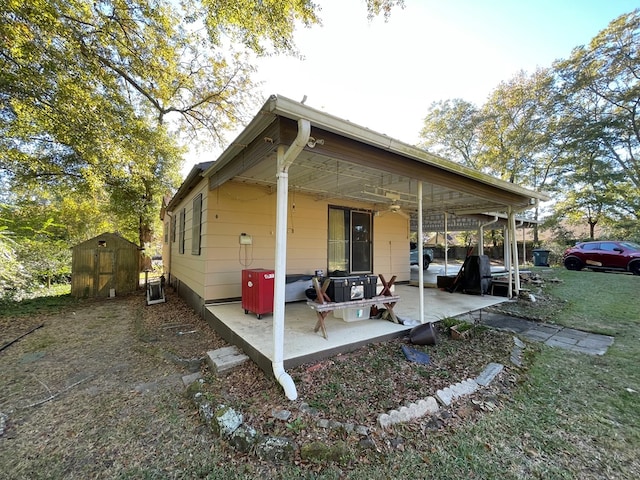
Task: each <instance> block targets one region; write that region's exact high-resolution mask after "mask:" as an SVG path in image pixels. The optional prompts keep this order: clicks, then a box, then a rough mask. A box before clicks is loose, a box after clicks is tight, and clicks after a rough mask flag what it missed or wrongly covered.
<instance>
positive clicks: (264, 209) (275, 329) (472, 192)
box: [165, 95, 547, 400]
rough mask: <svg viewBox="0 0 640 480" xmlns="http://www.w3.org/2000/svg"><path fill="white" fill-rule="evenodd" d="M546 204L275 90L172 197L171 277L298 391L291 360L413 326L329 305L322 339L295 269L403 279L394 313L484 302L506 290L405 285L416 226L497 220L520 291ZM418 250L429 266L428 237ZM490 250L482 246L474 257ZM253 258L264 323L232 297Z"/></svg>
mask: <svg viewBox="0 0 640 480" xmlns="http://www.w3.org/2000/svg"><path fill="white" fill-rule="evenodd" d="M546 199H547V197H546V195H544V194H542V193H540V192H534V191H531V190H528V189H526V188H524V187H522V186H519V185H515V184H513V183H508V182H504V181H501V180H499V179H496V178H493V177H490V176H488V175H485V174H483V173H481V172H478V171H476V170H473V169H470V168H467V167H464V166H461V165H459V164H456V163H453V162H451V161H448V160H446V159H443V158H441V157H438V156H436V155H433V154H430V153H429V152H426V151H425V150H422V149H420V148H418V147H415V146H412V145H407V144H404V143H402V142H399V141H397V140H395V139H393V138H390V137H388V136H386V135H384V134H380V133H376V132H373V131H371V130H369V129H367V128H365V127H362V126H359V125H355V124H353V123H351V122H349V121H348V120H345V119H341V118H338V117H335V116H332V115H330V114H328V113H326V112H323V111H321V110H317V109H313V108H310V107H309V106H307V105H304V104H303V103H301V102H295V101H292V100H290V99H287V98H286V97H281V96H275V95H274V96H272V97H270V98H269V100H268V101H267V102H266V103H265V105H264V106H263V107H262V109H261V110H260V111H259V112H258V114H257V115H256V116H255V117H254V118H253V120H252V121H251V122H250V123H249V124H248V125H247V127H246V128H245V130H244V131H243V132H242V133H241V134H240V135H239V136H238V137H237V138H236V140H235V141H234V142H232V143H231V144H230V145H229V147H228V148H227V149H226V150H225V151H224V152H223V154H222V155H221V156H220V157H219V158H218V159H217V160H216V161H215V162H207V163H206V164H202V165H200V166H197V167H196V168H194V170H193V171H192V173H190V174H189V176H188V178H187V179H186V180H185V182H184V183H183V185H182V186H181V187H180V189H179V190H178V192H176V194H175V195H174V197H173V198H172V200H171V201H170V202H169V204H168V205H167V207H166V211H167V212H168V214H169V217H171V218H172V219H173V220H172V221H173V223H165V228H166V231H167V232H174V233H173V235H172V238H173V240H172V241H171V243H170V244H169V247H168V254H167V256H168V258H169V259H170V281H171V282H172V284H174V285H176V286H178V287H179V291H180V292H181V295H183V297H185V298H187V299H188V301H189V303H190V304H191V305H193V306H194V308H197V309H200V308H201V309H202V312H203V315H204V316H205V317H206V319H207V320H208V321H209V323H210V324H211V325H212V327H213V328H215V329H216V330H217V331H218V332H219V333H220V334H221V335H222V336H223V337H224V338H226V340H227V341H229V342H230V343H232V344H235V345H238V346H239V347H241V348H242V349H243V350H244V352H245V353H246V354H247V355H249V356H250V357H251V358H252V359H253V360H254V361H255V362H256V363H258V364H259V365H260V367H261V368H263V369H264V370H266V371H269V370H272V371H273V374H274V376H275V378H276V379H277V381H278V382H279V383H280V384H281V385H282V387H283V389H284V391H285V394H286V396H287V397H288V398H289V399H291V400H294V399H295V398H297V391H296V387H295V384H294V383H293V380H292V379H291V377H290V376H289V375H288V374H287V372H286V371H285V366H291V365H295V364H299V363H304V362H307V361H310V360H313V359H314V358H319V357H320V356H323V357H327V356H330V355H333V354H336V353H339V352H340V351H346V350H348V349H353V348H356V347H358V346H359V345H362V344H364V343H367V342H372V341H377V340H378V339H380V340H382V339H385V338H390V337H393V336H398V335H402V334H404V333H405V332H406V331H408V330H409V329H410V328H412V326H410V325H398V324H395V323H391V322H388V321H386V320H359V321H356V322H345V321H344V320H342V319H339V318H334V316H333V315H332V314H329V315H328V316H327V317H326V327H327V334H328V338H326V339H325V338H324V336H323V335H322V334H320V333H315V332H314V326H315V324H316V319H317V316H316V312H314V311H313V310H312V309H311V308H309V306H308V305H307V304H306V302H301V303H298V304H296V303H290V302H287V301H286V298H285V297H286V277H287V275H290V274H306V275H309V274H310V273H312V272H318V271H319V270H320V271H321V272H326V273H327V276H328V277H343V276H345V275H343V274H346V275H362V274H365V275H376V276H379V277H380V278H382V277H383V276H384V277H386V278H387V279H389V278H392V277H393V278H396V277H397V283H396V284H395V288H396V290H395V292H394V294H397V295H398V296H399V297H400V300H399V301H398V303H397V304H396V306H395V308H394V309H393V311H394V312H395V313H396V314H397V315H398V317H400V318H404V319H408V320H413V321H415V322H416V323H425V322H432V321H436V320H439V319H441V318H443V317H446V316H455V315H460V314H462V313H465V312H469V311H475V310H480V309H482V308H485V307H487V306H489V305H492V304H495V303H499V302H501V301H504V300H505V298H504V297H489V296H472V295H463V294H450V293H447V292H441V291H438V290H435V289H424V288H423V287H424V286H425V283H424V279H423V276H422V275H420V276H419V278H418V282H417V284H418V288H416V287H413V286H409V285H407V284H408V283H409V281H410V275H409V273H410V272H409V240H410V237H411V232H417V233H418V238H421V236H422V232H424V231H425V228H424V225H425V224H426V223H427V222H428V221H430V219H431V218H434V217H437V218H441V219H442V223H443V226H444V231H447V229H448V227H449V225H450V223H453V222H454V218H462V217H469V216H473V215H480V216H481V218H482V219H483V220H481V221H476V223H475V225H476V228H478V229H479V231H480V232H482V229H483V228H484V227H485V226H488V225H489V224H493V223H494V222H498V221H499V219H500V220H501V221H502V224H503V225H504V228H505V268H506V271H507V272H512V273H513V283H512V282H511V281H509V282H508V288H509V292H508V296H509V297H510V296H512V294H513V293H515V294H516V295H517V293H518V289H519V276H518V264H519V263H518V253H517V243H516V242H517V240H516V234H515V232H516V228H517V220H516V215H517V214H520V213H522V212H525V211H526V210H529V209H531V208H532V207H534V206H535V205H537V203H538V202H539V201H540V200H546ZM176 223H177V224H178V228H176ZM189 227H191V228H189ZM176 231H178V235H177V236H176V235H175V232H176ZM190 235H191V236H190ZM176 237H177V238H178V241H176ZM479 239H480V242H481V239H482V235H481V234H480V235H479ZM189 240H191V246H192V250H191V255H189V252H188V251H185V250H186V249H185V243H188V242H189ZM238 244H239V245H238ZM418 249H419V255H418V258H419V259H420V265H419V269H420V270H422V267H423V265H422V257H423V256H422V251H421V250H422V242H421V241H419V242H418ZM482 251H483V247H482V245H481V244H480V245H478V247H477V249H476V252H482ZM446 260H447V259H446V258H445V261H446ZM249 267H250V268H256V269H257V268H263V269H268V270H273V272H274V273H273V276H274V291H273V296H272V297H273V314H272V315H268V316H265V317H264V318H263V319H258V318H256V317H255V316H251V315H245V313H244V310H243V309H242V308H241V307H240V304H239V303H234V302H231V300H237V298H238V296H239V295H240V294H241V293H242V292H241V290H242V285H244V284H243V283H242V282H240V281H239V279H240V278H241V271H242V269H246V268H249ZM316 276H324V275H323V274H316ZM512 287H513V288H512ZM378 293H379V291H378ZM319 298H320V297H319ZM334 300H335V299H334ZM225 301H227V303H224V302H225ZM329 303H335V302H334V301H330V302H329ZM325 306H326V305H323V308H324V307H325Z"/></svg>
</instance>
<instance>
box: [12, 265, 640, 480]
mask: <svg viewBox="0 0 640 480" xmlns="http://www.w3.org/2000/svg"><path fill="white" fill-rule="evenodd" d="M535 270H537V271H539V273H540V274H541V275H542V277H543V278H545V279H547V280H549V279H553V278H557V279H559V280H560V282H557V283H556V282H551V281H546V282H545V283H544V285H543V286H541V287H532V293H534V295H535V296H536V297H537V299H538V301H536V302H534V303H528V302H522V301H519V302H517V303H513V304H511V303H510V304H506V305H505V306H504V308H505V309H507V310H508V309H512V310H513V313H518V314H520V315H523V316H526V317H528V318H538V319H540V320H543V321H545V322H549V323H555V324H558V325H563V326H568V327H572V328H576V329H581V330H588V331H592V332H597V333H602V334H606V335H612V336H614V337H615V342H614V344H613V345H612V346H611V347H610V348H609V350H608V352H607V353H606V354H605V355H604V356H589V355H585V354H578V353H571V352H568V351H566V350H561V349H559V348H551V347H546V346H544V345H541V344H528V345H527V348H526V349H525V358H524V364H525V367H524V368H523V369H522V371H520V372H519V373H518V376H517V383H516V384H515V387H514V388H513V389H512V390H511V391H510V393H509V394H508V396H507V398H502V399H501V401H500V402H499V405H500V407H499V408H495V409H493V410H488V411H484V412H483V413H482V414H481V415H476V416H473V418H469V420H468V421H467V420H464V421H459V422H455V423H453V424H452V426H447V427H444V428H440V429H437V428H436V429H421V428H418V427H419V426H418V424H415V423H409V424H398V425H395V426H393V427H391V429H390V431H389V432H388V435H387V436H386V437H385V438H394V437H395V438H398V439H402V442H401V447H393V448H389V446H378V447H382V448H378V447H376V446H369V447H367V448H365V449H363V450H362V451H359V452H357V454H356V455H351V456H350V457H349V460H348V461H346V462H343V463H341V464H338V463H332V462H329V461H327V462H324V463H321V464H317V465H309V464H306V465H302V464H299V465H293V464H285V465H275V464H274V465H271V464H268V465H266V464H265V463H264V462H263V463H262V464H260V462H257V461H256V460H255V457H252V456H251V455H239V454H237V453H236V452H235V450H233V449H232V448H229V447H228V446H227V445H225V444H224V442H223V441H221V440H219V439H217V438H216V437H213V436H211V434H210V433H209V432H208V431H206V430H205V429H202V428H200V427H199V426H198V422H197V418H194V417H193V412H192V410H191V409H190V407H189V406H188V405H187V403H186V402H187V401H186V400H185V399H184V398H181V397H180V396H176V395H173V396H169V395H164V396H159V397H158V398H157V399H156V400H153V402H154V404H153V405H151V406H152V407H153V408H151V409H149V408H147V407H149V406H147V405H146V404H145V403H144V402H143V400H144V398H145V397H144V396H141V395H138V394H132V393H131V387H130V386H129V384H134V383H133V381H130V382H129V383H127V384H125V385H124V387H126V388H124V387H123V389H122V392H121V393H118V392H119V390H118V389H116V388H115V385H112V386H111V387H110V389H111V390H113V391H114V392H115V393H118V395H120V396H122V397H123V398H124V399H125V400H126V403H125V405H127V408H128V409H130V410H131V412H138V411H139V410H135V409H134V408H137V406H138V403H141V406H139V407H141V408H142V410H141V411H142V412H143V413H142V414H139V413H136V414H135V415H133V414H131V415H130V416H126V415H124V413H117V414H116V413H114V414H113V418H112V417H111V416H109V415H112V414H111V413H110V410H105V412H100V411H99V412H98V414H100V415H103V416H104V415H107V414H109V415H107V416H106V417H104V418H106V419H107V420H105V421H107V423H109V421H111V420H113V421H115V420H117V422H116V424H117V426H118V429H119V430H118V429H116V430H108V431H107V434H108V435H107V434H105V435H106V436H105V437H104V439H102V437H100V438H99V440H100V441H104V443H103V444H101V445H102V446H101V447H100V448H102V449H104V450H105V451H107V452H109V451H111V450H113V451H118V449H120V450H124V449H125V446H126V445H129V447H128V448H130V449H131V448H132V447H131V445H137V443H136V442H138V443H140V447H141V450H140V451H141V452H146V451H147V450H148V451H149V452H150V453H149V454H145V455H143V454H142V453H141V454H140V458H141V460H140V462H139V463H137V464H136V465H135V466H131V467H128V468H124V467H123V468H120V469H116V468H115V466H114V465H112V464H109V465H110V467H109V465H108V466H107V467H109V468H111V469H112V471H118V472H120V473H119V474H118V475H116V476H115V477H112V478H123V479H124V478H149V479H151V478H158V479H159V478H184V479H191V478H210V479H213V478H215V479H236V478H279V479H280V478H284V479H289V478H295V479H299V478H309V479H343V478H349V479H383V478H384V479H405V478H407V479H412V480H413V479H422V478H429V479H530V478H540V479H603V478H607V479H630V478H638V477H639V476H640V457H639V456H638V454H637V452H638V450H639V449H640V368H639V366H638V359H639V358H640V308H638V300H637V298H638V293H639V292H640V277H638V276H631V275H625V274H614V273H595V272H590V271H582V272H573V271H567V270H565V269H547V268H544V269H535ZM73 303H74V302H73V300H72V299H70V298H69V296H68V295H63V296H51V297H49V298H48V299H46V300H44V299H43V300H42V301H37V300H29V301H26V302H23V303H21V304H20V305H14V306H11V305H4V306H2V308H0V320H1V319H2V317H8V316H11V315H16V314H17V313H18V312H19V313H21V314H26V315H38V314H40V315H41V314H46V313H47V312H51V313H52V314H53V313H55V312H56V311H59V310H64V309H65V308H67V309H69V308H74V307H73ZM176 303H177V302H176ZM107 305H108V304H107ZM14 308H15V309H14ZM140 312H146V313H147V314H151V313H153V311H151V310H144V309H142V308H141V309H140ZM90 313H92V312H90ZM108 315H111V313H110V310H109V309H108V308H106V305H103V306H100V305H99V304H96V313H95V315H94V316H95V317H96V318H92V317H91V315H89V316H88V317H87V318H86V319H85V320H84V322H86V324H82V325H81V326H82V327H83V328H84V330H81V331H80V333H81V334H82V335H88V336H86V337H83V336H82V335H79V336H77V341H78V342H81V343H82V342H87V341H88V340H89V339H91V340H95V339H96V338H98V335H97V334H96V333H95V332H97V331H101V330H100V329H103V328H107V327H109V325H110V324H111V323H112V324H113V325H120V327H119V328H124V329H129V328H131V326H130V325H129V323H128V321H129V320H128V319H125V321H124V322H121V323H117V322H115V321H113V320H111V318H110V317H108V318H107V317H105V316H108ZM156 315H157V314H156ZM186 315H187V313H186V311H185V312H183V313H180V315H178V316H177V317H176V318H179V319H180V320H181V321H184V319H185V316H186ZM103 317H104V318H103ZM105 318H106V319H107V320H108V322H110V323H105ZM171 321H174V320H171ZM70 322H71V321H69V323H67V325H71V323H70ZM75 323H77V322H75ZM134 323H135V322H134ZM109 328H112V327H109ZM87 329H88V330H87ZM85 330H86V332H85ZM127 331H128V330H127ZM83 332H84V333H83ZM87 332H88V333H87ZM131 332H132V333H133V332H134V331H133V330H131ZM45 333H46V332H44V331H43V332H40V333H39V335H40V337H42V338H45V335H44V334H45ZM63 333H64V332H63ZM89 334H90V335H89ZM40 337H37V336H36V335H33V336H29V337H27V338H26V339H24V340H22V341H21V342H20V343H18V344H16V345H15V346H13V347H12V349H10V350H7V351H5V352H4V354H5V355H6V356H5V358H10V357H8V355H9V354H11V355H16V358H22V357H19V356H18V350H19V348H23V349H28V348H32V349H36V350H44V349H45V347H43V346H42V345H34V346H30V343H29V342H36V340H37V339H38V338H40ZM65 338H66V337H65ZM74 338H75V337H74ZM172 338H173V337H172ZM184 338H185V339H186V338H187V336H184ZM45 339H46V338H45ZM53 340H55V339H54V338H53V337H52V338H51V341H53ZM72 340H73V339H69V338H66V340H65V341H67V342H71V341H72ZM40 341H42V340H40ZM171 341H172V342H173V343H172V345H174V344H176V342H177V340H175V339H174V340H171ZM158 342H159V339H158V338H154V339H153V341H152V340H149V339H148V340H144V339H143V342H142V344H141V345H142V347H141V346H140V345H138V347H136V349H134V350H132V352H133V353H131V352H129V350H126V351H125V350H122V351H123V352H125V353H126V352H129V353H127V355H129V354H131V355H134V356H135V358H136V362H135V363H132V365H134V366H136V367H140V368H141V369H142V368H143V367H144V368H147V367H148V368H150V369H156V368H158V366H159V367H162V368H164V369H165V370H167V372H172V371H173V368H170V367H171V366H170V365H169V366H167V365H164V363H162V362H158V359H153V358H147V357H148V352H154V351H155V349H157V348H158V345H159V343H158ZM81 343H78V348H80V345H81ZM69 345H70V346H71V344H69ZM485 347H488V346H487V345H486V344H485ZM99 348H100V345H99V343H96V344H95V346H93V347H92V349H93V350H92V351H94V352H95V351H98V349H99ZM110 348H113V349H115V348H118V349H120V348H124V345H120V344H118V345H115V346H113V347H110ZM376 348H377V350H376ZM467 348H468V347H467ZM474 348H475V347H474ZM477 348H482V343H481V342H479V345H478V347H477ZM485 349H487V348H485ZM381 350H384V347H381V346H378V347H374V348H371V352H373V354H374V357H372V358H376V359H378V360H380V359H381V360H384V359H383V358H382V357H381V353H380V352H381ZM106 351H107V352H108V353H109V355H112V354H111V353H110V352H111V350H110V349H106ZM376 352H377V354H376ZM125 353H123V354H121V355H119V356H118V361H119V362H121V363H123V362H124V359H126V358H127V357H126V356H125ZM58 354H59V355H62V353H58ZM479 354H480V352H478V355H479ZM184 355H186V352H185V353H184ZM184 355H183V356H184ZM47 358H50V359H52V360H54V359H55V356H54V354H53V353H52V354H50V355H49V356H48V357H45V360H46V359H47ZM109 358H110V360H109V361H112V360H111V356H110V357H109ZM447 358H449V357H447ZM465 358H467V356H466V355H465ZM85 360H86V361H87V363H88V360H90V358H88V357H86V358H85ZM372 361H373V360H372ZM107 363H108V362H107ZM374 367H375V366H374ZM23 368H27V366H25V367H23ZM83 368H88V367H86V366H84V367H83ZM132 368H133V367H132ZM374 370H376V371H379V372H384V369H377V368H374ZM18 371H19V372H20V369H18ZM153 371H154V370H149V372H153ZM109 372H110V370H109ZM141 372H143V373H144V372H146V370H141ZM116 373H117V372H116ZM136 374H137V375H138V376H137V377H134V379H137V378H138V377H140V378H142V376H143V375H142V373H140V372H137V371H136ZM149 375H151V373H149ZM374 377H375V375H374V374H371V373H367V374H366V382H365V383H366V385H367V387H366V388H363V389H362V390H361V392H360V393H361V394H362V395H367V392H371V395H372V396H371V397H369V400H371V398H373V396H374V395H373V394H374V393H377V392H380V391H382V390H383V386H384V384H385V382H387V383H388V378H385V375H384V373H379V374H378V376H377V377H375V378H374ZM151 378H153V377H151ZM425 378H427V377H425ZM27 380H31V381H30V383H29V382H27V383H28V384H34V385H35V386H36V387H37V386H38V382H35V381H33V379H31V378H30V377H28V378H26V379H25V381H27ZM427 381H428V380H427ZM336 382H338V383H339V382H340V381H339V380H338V379H336ZM376 382H378V383H376ZM103 383H105V382H104V381H101V382H97V383H96V384H95V385H93V384H92V387H91V388H92V389H94V390H95V389H98V388H102V385H103ZM270 383H273V382H271V380H270V379H269V381H268V382H267V381H262V383H260V382H257V383H256V395H257V397H259V398H263V397H260V395H262V396H264V395H274V398H275V396H277V398H281V397H282V392H281V390H280V389H279V387H277V386H276V387H277V388H271V389H268V388H263V387H264V385H267V386H268V385H269V384H270ZM88 384H89V382H87V385H88ZM16 385H17V384H16ZM105 385H106V384H105ZM331 385H332V384H331V382H329V383H328V384H327V387H326V388H330V387H331ZM334 386H336V387H339V386H340V385H337V384H334ZM16 388H17V387H16ZM89 391H93V390H89ZM83 392H84V391H83V390H81V389H80V388H78V389H75V390H71V391H69V392H66V393H65V395H62V396H60V397H59V398H58V399H56V401H55V402H51V403H49V404H47V405H46V408H45V407H44V406H43V407H41V408H34V409H29V410H27V411H26V413H25V415H26V414H29V415H32V416H38V415H44V414H45V413H46V412H47V411H49V410H53V409H54V408H62V406H63V402H64V401H66V400H68V401H69V405H70V407H69V408H71V407H73V406H78V405H80V406H83V405H84V408H89V407H90V406H91V405H90V404H83V403H82V402H78V401H72V400H73V399H74V397H73V396H72V395H77V396H78V398H84V397H80V395H81V394H83V395H85V393H83ZM115 393H114V398H117V399H118V400H119V401H120V397H119V396H116V395H115ZM329 393H330V392H329ZM329 393H328V394H327V398H333V399H334V401H333V403H336V402H335V398H336V397H335V396H334V397H332V396H331V395H329ZM105 395H106V394H105ZM165 397H166V398H165ZM91 398H103V397H98V396H96V397H91ZM104 398H111V397H104ZM149 398H152V397H149ZM154 398H155V397H154ZM148 401H149V400H147V402H148ZM346 407H347V406H346V405H345V406H344V408H346ZM113 409H114V412H116V411H118V412H119V411H121V410H122V411H123V412H125V413H126V412H127V411H129V410H126V409H125V410H123V407H122V404H120V403H114V407H113ZM258 410H259V409H258ZM374 410H375V409H374ZM18 413H19V412H18ZM377 413H380V412H378V411H373V412H372V415H376V414H377ZM14 414H15V415H17V413H15V412H12V413H11V416H10V417H9V418H10V421H12V420H11V419H13V417H14ZM16 418H17V417H16ZM25 418H28V417H25ZM57 418H59V419H60V422H62V419H63V418H64V417H63V416H62V415H60V416H59V417H57ZM100 419H101V421H100V424H101V423H102V421H103V417H102V416H101V417H100ZM110 419H111V420H110ZM114 419H115V420H114ZM25 421H26V420H25ZM90 424H93V423H91V422H90ZM56 425H57V427H56V428H58V427H60V428H62V426H64V425H63V424H60V425H58V422H57V421H56ZM131 425H133V426H135V427H136V428H140V429H141V430H140V431H141V432H143V433H145V432H147V433H148V432H153V435H147V436H145V435H142V434H138V433H136V435H135V436H134V437H119V436H118V435H119V432H120V434H122V430H123V429H124V428H125V427H127V428H129V427H131ZM154 426H155V427H157V428H155V430H154ZM293 426H294V427H295V426H296V425H293ZM66 428H67V430H66V434H67V435H71V434H72V433H73V435H78V439H80V438H83V437H81V436H80V434H81V433H82V435H85V436H90V435H92V434H93V433H94V432H93V430H91V431H87V432H83V429H82V428H78V432H75V431H71V430H69V428H70V427H68V426H67V427H66ZM96 428H97V427H96ZM131 428H133V427H131ZM14 431H16V432H17V431H18V429H15V430H14ZM136 432H137V430H136ZM181 432H182V433H181ZM145 434H146V433H145ZM156 434H158V435H160V436H161V437H162V438H163V440H162V443H161V445H160V444H159V439H160V438H161V437H160V436H158V437H156ZM11 435H14V434H13V433H11V434H10V435H9V437H8V438H7V436H6V435H5V437H2V438H0V459H2V458H3V456H2V449H3V448H4V447H9V446H10V445H11V444H10V443H9V442H14V443H15V442H17V441H18V440H17V438H20V439H22V437H16V438H12V437H11ZM16 435H17V434H16ZM51 435H52V437H51V439H56V438H58V437H57V436H55V435H54V434H53V433H52V434H51ZM63 437H64V436H63ZM147 437H149V438H147ZM123 438H128V441H129V444H127V443H126V442H125V441H124V440H122V439H123ZM154 439H155V440H154ZM27 440H29V439H26V440H24V441H27ZM36 440H37V439H36ZM63 440H64V438H61V439H60V442H62V441H63ZM29 441H30V440H29ZM3 442H7V443H6V444H3ZM78 442H79V440H78ZM36 445H39V444H38V443H36ZM61 445H65V444H64V443H61ZM82 445H84V444H82ZM143 447H144V448H143ZM42 448H45V447H42ZM83 448H84V447H83ZM98 450H100V449H98V448H94V449H93V450H92V452H93V453H92V455H94V456H95V459H94V460H95V461H103V460H104V459H105V458H108V455H107V456H105V454H103V453H98ZM60 451H64V452H65V455H67V456H68V449H67V450H65V449H61V450H60ZM156 451H157V452H163V453H162V454H159V453H157V454H154V453H153V452H156ZM29 455H30V457H29V459H26V460H25V461H27V460H28V461H29V462H31V463H32V464H33V465H31V466H30V467H29V468H31V471H37V470H33V469H37V468H39V466H38V465H39V464H38V462H39V461H41V462H42V465H43V466H42V470H41V474H40V475H39V476H38V475H36V476H33V475H32V476H31V477H30V478H63V476H66V477H67V478H83V476H82V474H83V472H88V471H91V472H93V471H94V469H92V468H89V467H87V466H86V465H85V464H82V465H76V466H75V467H74V468H75V469H76V470H70V471H63V470H64V466H65V465H68V464H69V461H68V459H67V460H65V458H66V457H64V456H62V457H61V458H59V459H57V458H53V457H50V456H49V457H47V456H43V457H42V459H41V460H37V459H38V458H39V457H38V453H37V452H31V453H29ZM61 455H62V454H61ZM120 455H122V459H123V460H122V461H123V462H124V461H126V460H127V459H128V460H131V459H130V458H128V457H127V456H126V455H125V454H124V453H123V452H121V453H120ZM25 458H26V457H25ZM87 458H89V457H87ZM92 458H93V457H92ZM114 458H119V457H114ZM1 463H2V462H0V464H1ZM112 463H113V462H112ZM45 464H46V466H45ZM116 466H117V462H116ZM107 467H105V468H107ZM56 468H58V470H59V471H58V470H56ZM71 473H75V476H74V475H71ZM3 478H5V477H3V468H0V479H3ZM25 478H27V477H25ZM87 478H88V477H87ZM102 478H106V477H102Z"/></svg>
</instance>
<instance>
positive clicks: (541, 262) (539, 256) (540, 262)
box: [533, 248, 550, 267]
mask: <svg viewBox="0 0 640 480" xmlns="http://www.w3.org/2000/svg"><path fill="white" fill-rule="evenodd" d="M549 252H550V250H544V249H542V248H536V249H534V250H533V265H534V266H535V267H548V266H549Z"/></svg>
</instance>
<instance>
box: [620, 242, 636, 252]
mask: <svg viewBox="0 0 640 480" xmlns="http://www.w3.org/2000/svg"><path fill="white" fill-rule="evenodd" d="M620 245H622V246H623V247H624V248H628V249H629V250H638V251H640V245H638V244H637V243H634V242H620Z"/></svg>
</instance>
